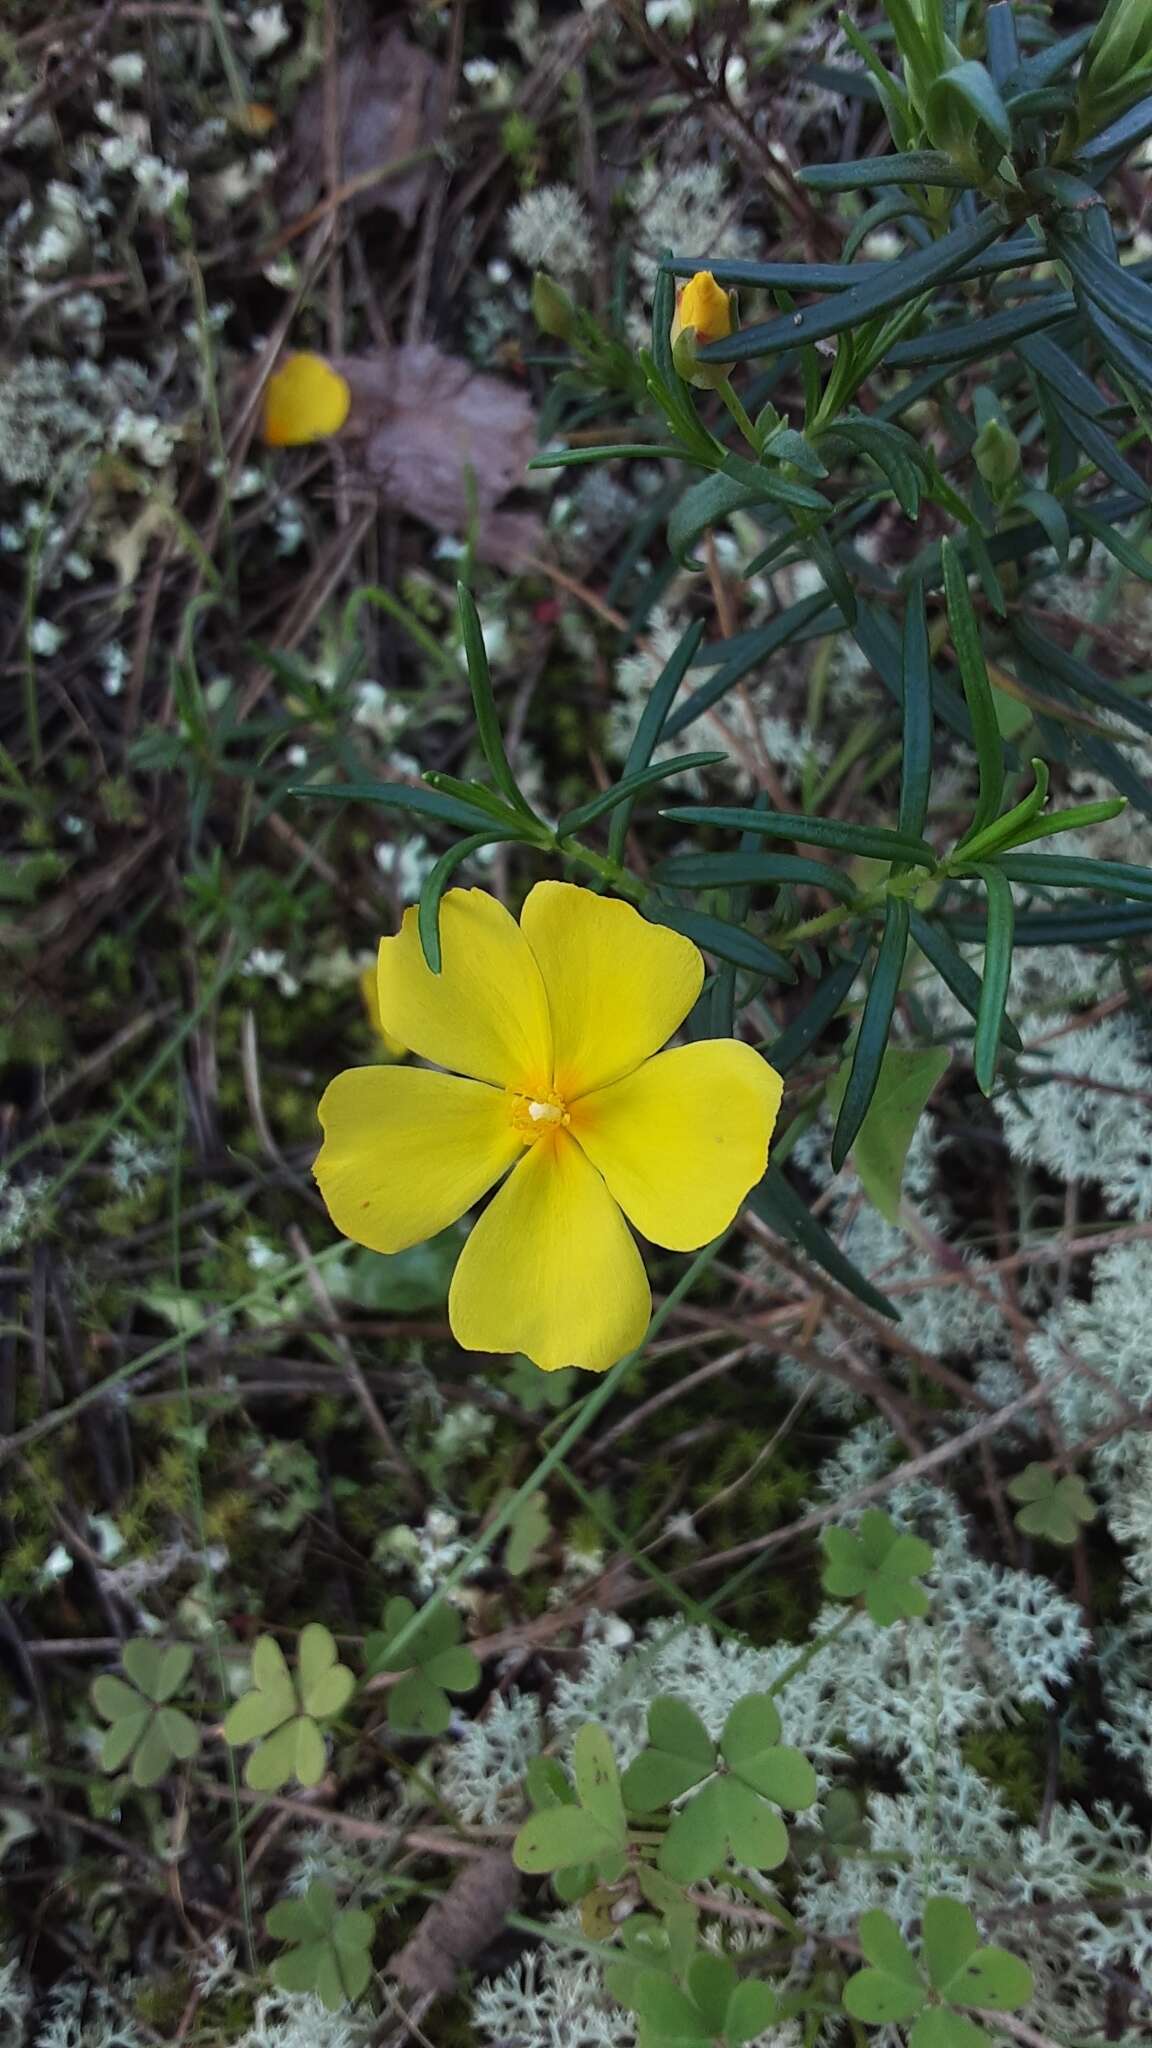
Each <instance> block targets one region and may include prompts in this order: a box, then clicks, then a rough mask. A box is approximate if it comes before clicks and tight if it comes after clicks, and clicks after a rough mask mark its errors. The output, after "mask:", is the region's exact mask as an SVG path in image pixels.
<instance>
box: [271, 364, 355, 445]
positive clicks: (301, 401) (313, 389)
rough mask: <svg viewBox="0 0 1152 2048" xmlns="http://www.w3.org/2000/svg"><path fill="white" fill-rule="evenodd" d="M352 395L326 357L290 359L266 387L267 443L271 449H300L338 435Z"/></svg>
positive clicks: (274, 373) (275, 373)
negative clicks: (329, 435) (327, 435)
mask: <svg viewBox="0 0 1152 2048" xmlns="http://www.w3.org/2000/svg"><path fill="white" fill-rule="evenodd" d="M351 403H352V394H351V392H350V391H349V389H348V386H347V384H346V383H345V381H344V379H343V377H342V376H341V375H340V372H339V370H334V369H333V368H332V365H331V363H327V362H325V360H324V357H323V356H313V355H307V354H303V355H297V356H287V357H286V358H285V360H284V361H283V362H282V363H281V365H280V367H279V369H278V370H274V371H273V373H272V375H271V376H270V377H269V379H268V382H267V384H266V385H265V387H264V439H265V441H266V442H267V444H268V446H269V448H298V447H299V446H300V445H301V443H302V442H305V441H322V440H323V439H324V436H325V435H326V434H338V433H339V431H340V429H341V427H342V426H343V425H344V422H345V420H346V419H347V417H348V408H349V406H350V405H351Z"/></svg>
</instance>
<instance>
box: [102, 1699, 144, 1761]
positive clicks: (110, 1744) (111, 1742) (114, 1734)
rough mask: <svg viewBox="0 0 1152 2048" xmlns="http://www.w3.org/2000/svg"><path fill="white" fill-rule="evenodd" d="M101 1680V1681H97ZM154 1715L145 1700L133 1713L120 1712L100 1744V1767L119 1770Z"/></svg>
mask: <svg viewBox="0 0 1152 2048" xmlns="http://www.w3.org/2000/svg"><path fill="white" fill-rule="evenodd" d="M97 1682H99V1681H97ZM151 1719H152V1715H151V1713H150V1711H149V1709H148V1707H147V1705H146V1704H145V1702H144V1701H143V1700H141V1701H140V1703H139V1706H138V1707H137V1709H136V1712H135V1713H133V1714H120V1715H118V1716H117V1718H116V1720H115V1721H113V1723H112V1726H111V1727H110V1728H109V1730H108V1732H107V1734H106V1735H105V1737H104V1740H103V1742H102V1743H101V1745H100V1767H101V1769H102V1770H105V1771H118V1770H119V1769H120V1766H121V1765H122V1764H124V1763H126V1762H127V1760H128V1758H129V1757H130V1756H131V1754H132V1752H133V1750H134V1749H135V1748H136V1745H137V1743H138V1742H140V1741H141V1740H142V1738H143V1735H144V1732H145V1730H146V1729H147V1727H148V1726H149V1723H150V1722H151Z"/></svg>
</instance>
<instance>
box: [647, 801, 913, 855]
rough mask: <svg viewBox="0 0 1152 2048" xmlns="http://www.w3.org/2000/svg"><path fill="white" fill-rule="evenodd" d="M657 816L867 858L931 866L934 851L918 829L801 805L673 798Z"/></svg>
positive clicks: (677, 821)
mask: <svg viewBox="0 0 1152 2048" xmlns="http://www.w3.org/2000/svg"><path fill="white" fill-rule="evenodd" d="M660 815H661V817H664V818H669V819H672V820H673V821H674V822H675V823H676V824H683V825H714V826H716V827H717V828H718V829H719V830H721V831H725V832H751V833H755V834H757V836H758V837H760V838H762V839H793V840H795V841H796V843H797V845H799V846H830V847H834V848H835V849H836V851H837V852H839V853H853V854H859V855H861V856H862V857H863V858H865V859H872V860H889V861H909V862H911V863H912V865H913V866H917V867H925V868H930V867H934V866H935V865H936V855H935V853H934V852H933V850H932V848H931V847H930V846H929V845H928V844H927V841H926V840H923V839H921V838H920V836H919V833H918V832H904V831H899V832H892V831H889V830H888V828H887V826H884V825H856V824H846V823H844V822H843V821H842V820H841V819H840V818H817V817H807V816H805V815H804V813H803V812H799V811H795V812H794V811H753V810H749V809H748V808H747V807H746V806H744V805H740V804H675V805H673V806H671V807H670V808H669V809H668V810H666V811H662V812H661V814H660Z"/></svg>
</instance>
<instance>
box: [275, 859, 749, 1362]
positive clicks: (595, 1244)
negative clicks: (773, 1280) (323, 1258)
mask: <svg viewBox="0 0 1152 2048" xmlns="http://www.w3.org/2000/svg"><path fill="white" fill-rule="evenodd" d="M440 932H441V944H442V952H443V966H442V970H441V972H440V973H439V974H433V973H432V972H431V970H430V969H429V967H428V966H427V963H426V962H425V959H424V956H423V953H422V951H421V948H420V939H419V934H418V931H417V926H416V913H415V911H414V910H408V911H406V912H405V914H404V922H403V925H402V927H401V930H400V931H399V933H398V934H397V936H396V937H395V938H393V939H383V940H382V941H381V944H380V969H379V1000H380V1014H381V1018H382V1020H383V1021H384V1023H385V1024H386V1026H387V1028H388V1030H390V1031H391V1032H393V1033H394V1034H395V1036H396V1037H398V1038H400V1039H402V1040H403V1042H404V1044H405V1045H407V1046H410V1047H412V1049H413V1050H414V1051H415V1052H416V1053H418V1054H419V1055H420V1056H421V1058H423V1059H426V1060H429V1061H432V1062H434V1063H435V1065H436V1066H437V1067H441V1068H448V1069H451V1071H450V1072H444V1073H433V1072H430V1071H429V1070H428V1069H427V1068H420V1067H385V1066H378V1067H358V1068H355V1069H354V1070H353V1071H352V1072H350V1073H346V1074H339V1075H337V1077H336V1079H335V1080H334V1081H333V1082H332V1083H331V1085H330V1087H329V1088H328V1089H327V1090H326V1091H325V1094H324V1098H323V1100H322V1102H321V1104H320V1122H321V1124H322V1126H323V1129H324V1145H323V1148H322V1150H321V1152H320V1156H319V1158H318V1159H317V1161H316V1169H315V1171H316V1178H317V1180H318V1181H319V1183H320V1191H321V1193H322V1195H323V1197H324V1200H325V1202H326V1204H327V1207H328V1213H329V1215H330V1216H331V1218H332V1221H333V1222H334V1223H335V1225H336V1227H337V1229H338V1230H341V1231H343V1233H344V1235H345V1236H346V1237H351V1238H353V1239H355V1241H356V1242H357V1243H358V1244H364V1245H368V1246H370V1247H371V1249H372V1250H373V1251H379V1252H398V1251H403V1250H404V1249H405V1247H406V1246H408V1245H412V1244H417V1243H419V1242H420V1240H421V1239H422V1238H426V1237H431V1236H433V1235H434V1234H435V1232H436V1231H438V1230H443V1229H444V1228H445V1226H446V1225H447V1224H449V1223H452V1222H454V1221H455V1219H456V1218H457V1217H458V1216H461V1215H463V1213H464V1211H465V1210H466V1209H468V1208H470V1207H471V1206H472V1204H473V1203H474V1202H478V1201H479V1199H480V1197H481V1195H484V1194H486V1193H487V1191H488V1189H489V1188H491V1187H492V1186H493V1185H494V1184H495V1182H496V1181H498V1180H500V1179H502V1177H503V1176H504V1175H505V1174H508V1178H507V1180H505V1181H504V1185H503V1187H501V1188H500V1190H499V1192H498V1194H497V1195H496V1196H495V1197H494V1199H493V1200H492V1201H491V1202H490V1203H489V1205H488V1207H487V1208H486V1209H485V1211H484V1213H483V1215H482V1216H481V1217H480V1219H479V1221H478V1222H477V1223H476V1224H475V1225H474V1226H473V1229H472V1232H471V1234H470V1236H469V1238H468V1240H467V1243H466V1244H465V1246H464V1250H463V1251H462V1253H461V1255H460V1259H459V1262H458V1264H457V1267H456V1271H455V1274H454V1276H453V1280H452V1288H451V1292H450V1295H449V1300H448V1316H449V1321H450V1323H451V1326H452V1331H453V1334H454V1335H455V1337H456V1339H457V1342H458V1343H460V1344H462V1345H463V1346H464V1347H465V1349H466V1350H469V1351H524V1352H526V1353H527V1355H528V1357H529V1358H531V1359H534V1360H535V1362H536V1364H537V1365H539V1366H542V1367H543V1368H544V1369H545V1371H549V1372H550V1371H554V1370H556V1369H557V1368H559V1367H561V1366H567V1365H580V1366H584V1367H586V1368H587V1369H588V1370H589V1371H592V1372H603V1371H604V1370H605V1369H606V1368H607V1367H608V1366H609V1365H611V1364H612V1363H613V1362H614V1361H615V1360H616V1359H618V1358H620V1357H622V1356H623V1355H624V1353H625V1352H627V1351H630V1350H632V1348H633V1347H634V1346H635V1345H637V1344H638V1343H639V1342H640V1340H641V1338H642V1337H643V1335H644V1332H645V1330H646V1328H647V1326H648V1321H649V1317H650V1315H651V1309H652V1301H651V1296H650V1294H649V1290H648V1281H647V1277H646V1275H645V1272H644V1266H643V1262H642V1260H641V1257H640V1253H639V1251H638V1249H637V1246H636V1243H635V1240H634V1239H633V1237H632V1235H631V1233H630V1231H629V1229H628V1226H627V1223H626V1222H625V1220H624V1219H625V1216H627V1217H628V1219H629V1220H630V1221H631V1222H632V1223H633V1224H634V1225H635V1227H636V1229H637V1230H639V1231H642V1232H643V1234H644V1236H645V1237H647V1238H650V1239H651V1240H652V1241H653V1242H654V1243H655V1244H660V1245H666V1246H667V1247H669V1248H670V1249H671V1250H673V1251H694V1250H695V1249H696V1248H697V1247H698V1246H700V1245H703V1244H707V1243H708V1242H709V1240H710V1239H711V1238H713V1237H715V1236H717V1235H718V1233H719V1232H720V1231H721V1230H723V1229H724V1228H725V1226H726V1225H727V1224H728V1223H730V1222H731V1220H732V1218H733V1216H734V1215H735V1214H736V1212H737V1210H738V1209H739V1207H740V1204H741V1202H742V1201H743V1199H744V1197H745V1195H746V1194H747V1193H748V1190H749V1188H751V1187H753V1186H754V1185H755V1183H756V1182H757V1181H758V1180H759V1179H760V1177H761V1175H762V1174H763V1172H764V1167H765V1163H766V1161H767V1156H768V1141H769V1138H770V1137H771V1134H772V1127H773V1125H774V1123H775V1121H776V1113H777V1110H778V1109H779V1106H780V1094H781V1087H782V1083H781V1080H780V1076H779V1075H778V1074H777V1073H775V1072H774V1070H773V1069H772V1068H771V1067H770V1066H769V1065H768V1063H767V1061H766V1060H764V1059H762V1058H761V1057H760V1054H759V1053H757V1052H754V1051H753V1049H752V1047H751V1046H749V1045H744V1044H741V1043H740V1042H739V1041H738V1040H736V1039H732V1038H723V1039H708V1040H704V1041H702V1042H697V1043H695V1044H692V1045H681V1046H676V1047H673V1048H672V1049H671V1050H670V1051H664V1052H661V1051H660V1047H661V1046H663V1045H665V1043H666V1041H667V1040H668V1039H669V1038H670V1037H671V1035H672V1033H673V1032H674V1031H675V1030H676V1028H677V1026H678V1025H680V1024H681V1023H682V1022H683V1020H684V1018H685V1017H686V1016H687V1014H688V1011H689V1010H690V1009H691V1007H692V1005H693V1003H694V1002H695V1000H696V997H697V995H698V994H699V991H700V986H701V983H702V981H703V978H704V963H703V961H702V959H701V957H700V954H699V953H698V951H697V949H696V947H695V946H694V945H692V943H691V941H690V940H688V939H685V938H681V936H680V935H679V933H677V932H672V931H668V930H667V929H665V928H664V927H663V926H660V925H652V924H648V923H646V922H645V920H644V919H643V918H642V917H641V916H640V915H639V914H638V913H637V912H636V911H635V910H633V908H632V907H631V905H630V904H627V903H620V902H617V901H614V900H611V899H607V898H605V897H602V896H596V895H594V894H593V893H592V892H591V891H590V890H588V889H578V888H575V887H573V886H572V885H571V884H570V883H567V882H540V883H538V884H537V886H536V887H535V888H534V889H533V890H532V892H531V894H530V895H529V897H528V900H527V902H526V903H525V905H524V909H523V912H522V913H521V918H520V923H519V925H517V923H516V922H515V919H514V918H512V917H511V916H510V915H509V913H508V912H507V911H506V910H505V909H504V908H503V906H502V905H501V904H499V903H498V902H497V901H496V900H495V898H494V897H492V896H488V895H486V894H485V893H484V891H483V890H480V889H452V890H450V891H449V892H448V894H447V895H446V896H445V897H444V900H443V903H442V905H441V910H440ZM462 1076H467V1077H468V1078H466V1079H465V1078H461V1077H462ZM509 1168H511V1169H512V1171H511V1172H510V1173H509Z"/></svg>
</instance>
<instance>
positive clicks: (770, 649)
mask: <svg viewBox="0 0 1152 2048" xmlns="http://www.w3.org/2000/svg"><path fill="white" fill-rule="evenodd" d="M839 622H840V615H839V613H838V612H837V611H836V610H835V609H833V608H830V607H829V604H828V600H827V598H826V596H825V594H824V592H823V591H822V590H821V591H816V592H814V593H813V595H812V596H810V597H802V598H800V599H799V601H798V602H797V603H796V604H793V605H788V606H787V607H786V609H785V610H784V611H782V612H779V613H777V615H776V617H775V618H773V619H769V620H768V622H767V624H766V625H763V626H756V627H754V628H753V630H752V631H751V632H748V633H736V634H733V636H732V638H731V640H727V641H718V642H716V643H715V644H714V645H713V646H711V647H704V648H701V649H699V650H698V652H697V654H696V656H695V657H694V658H693V662H692V666H693V667H695V668H704V667H711V666H713V665H716V673H715V674H714V675H713V676H711V677H710V678H709V680H708V681H707V682H706V683H703V684H701V686H700V688H699V689H698V690H694V691H693V692H692V695H691V696H690V697H688V698H687V699H686V701H685V702H684V703H683V704H681V705H680V707H679V709H678V710H676V711H673V712H671V713H670V715H669V717H668V719H667V723H666V725H665V726H664V737H665V738H666V739H670V740H671V739H675V738H676V737H677V735H678V734H679V733H682V732H683V731H684V729H685V727H687V726H689V725H692V724H694V722H695V721H696V719H698V718H701V717H702V716H703V714H704V713H705V712H706V711H708V710H710V709H711V707H712V705H713V704H717V703H719V702H720V700H721V698H723V697H725V696H726V695H727V693H728V691H729V690H731V689H734V688H735V686H736V684H737V683H738V682H739V681H740V680H741V678H742V677H743V676H746V675H747V674H748V672H749V670H750V669H753V668H756V667H758V666H759V664H760V663H762V662H764V661H766V660H767V659H768V657H769V656H770V655H772V654H775V653H776V652H777V650H778V649H779V648H781V647H787V646H790V645H792V644H793V643H794V642H799V641H800V640H801V639H810V638H813V637H814V636H815V635H816V634H817V632H818V631H820V630H823V631H826V632H832V631H834V630H835V628H836V626H837V625H838V624H839ZM656 687H657V688H659V684H657V686H656Z"/></svg>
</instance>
